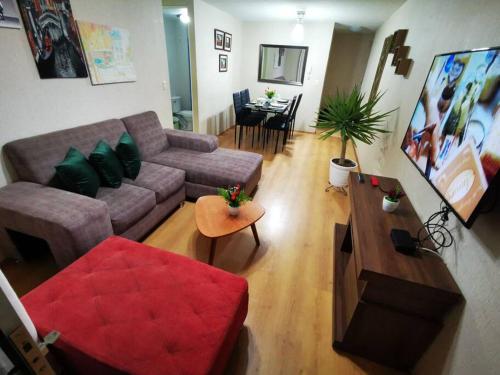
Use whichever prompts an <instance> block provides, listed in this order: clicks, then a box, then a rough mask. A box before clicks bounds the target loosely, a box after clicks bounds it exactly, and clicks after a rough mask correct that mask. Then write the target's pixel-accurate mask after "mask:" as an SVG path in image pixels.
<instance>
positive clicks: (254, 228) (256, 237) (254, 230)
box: [251, 223, 260, 246]
mask: <svg viewBox="0 0 500 375" xmlns="http://www.w3.org/2000/svg"><path fill="white" fill-rule="evenodd" d="M251 228H252V233H253V238H255V243H256V244H257V246H260V240H259V234H258V233H257V228H256V227H255V223H254V224H252V225H251Z"/></svg>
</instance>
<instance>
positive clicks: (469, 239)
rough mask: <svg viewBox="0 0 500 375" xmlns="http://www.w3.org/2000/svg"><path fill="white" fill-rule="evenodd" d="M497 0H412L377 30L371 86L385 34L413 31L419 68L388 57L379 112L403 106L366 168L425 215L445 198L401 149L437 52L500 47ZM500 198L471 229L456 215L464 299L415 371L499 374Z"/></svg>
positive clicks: (455, 263) (456, 265) (452, 257)
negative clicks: (403, 73) (392, 180)
mask: <svg viewBox="0 0 500 375" xmlns="http://www.w3.org/2000/svg"><path fill="white" fill-rule="evenodd" d="M499 14H500V2H499V1H498V0H478V1H469V0H440V1H431V0H408V1H407V2H406V3H405V4H403V6H402V7H401V8H399V9H398V10H397V11H396V12H395V13H394V14H393V15H392V16H391V17H390V18H389V20H388V21H386V22H385V23H384V24H383V26H382V27H381V28H380V29H379V30H378V32H377V34H376V37H375V40H374V43H373V47H372V52H371V55H370V58H369V62H368V67H367V70H366V74H365V79H364V82H363V87H362V88H363V91H365V92H369V91H370V88H371V85H372V82H373V78H374V75H375V70H376V68H377V64H378V60H379V56H380V52H381V49H382V44H383V41H384V38H385V37H386V36H388V35H390V34H392V33H393V32H394V31H395V30H397V29H400V28H405V29H406V28H407V29H409V33H408V37H407V40H406V45H408V46H410V47H411V49H410V57H411V58H412V59H414V66H413V69H412V71H411V73H410V76H409V78H408V79H405V78H402V77H400V76H396V75H394V68H393V67H390V66H389V65H390V62H389V61H390V58H389V59H388V64H387V66H386V67H385V70H384V73H383V76H382V80H381V84H380V90H381V91H387V93H386V95H385V97H384V98H383V99H382V101H381V104H380V108H379V109H380V110H387V109H390V108H394V107H399V111H398V112H397V113H396V114H395V115H394V116H392V118H391V119H390V120H389V122H388V127H389V128H390V129H392V130H393V133H392V134H391V135H390V136H388V137H386V138H385V140H384V141H382V142H379V143H378V144H377V145H374V146H363V145H362V146H360V147H359V149H358V154H359V158H360V162H361V167H362V169H363V171H366V172H375V173H381V174H383V175H389V176H395V177H397V178H399V180H400V181H401V183H402V185H403V187H404V188H405V190H406V191H407V193H408V195H409V198H410V199H411V201H412V203H413V205H414V206H415V208H416V209H417V212H418V214H419V215H420V216H421V218H426V217H428V216H429V214H431V213H432V212H434V211H436V210H437V209H438V207H439V198H438V196H437V195H436V194H435V193H434V192H433V190H432V189H431V188H430V186H429V185H428V184H427V182H426V181H425V180H424V179H423V178H422V177H421V176H420V174H419V172H418V171H417V170H416V168H414V167H413V166H412V164H411V163H410V162H409V161H408V160H407V158H406V157H405V156H404V155H403V153H402V151H401V150H400V149H399V147H400V144H401V141H402V139H403V136H404V132H405V131H406V129H407V127H408V124H409V121H410V118H411V116H412V113H413V110H414V108H415V105H416V103H417V100H418V97H419V95H420V90H421V89H422V86H423V84H424V81H425V78H426V74H427V72H428V70H429V68H430V65H431V62H432V59H433V56H434V55H435V54H438V53H443V52H448V51H457V50H464V49H470V48H478V47H485V46H498V45H500V22H499V18H498V17H499V16H498V15H499ZM499 223H500V204H497V207H496V209H495V211H494V212H493V213H490V214H485V215H482V216H480V217H479V219H478V220H477V221H476V223H475V224H474V226H473V227H472V229H471V230H467V229H465V228H464V227H463V226H462V225H461V224H459V223H457V222H456V220H455V219H453V220H452V223H451V227H452V228H454V235H455V239H456V241H457V246H456V248H455V249H449V250H447V251H446V252H445V258H446V263H447V264H448V267H449V269H450V271H451V272H452V274H453V276H454V277H455V279H456V281H457V283H458V285H459V286H460V288H461V290H462V292H463V294H464V296H465V299H466V303H465V306H463V307H462V308H458V309H456V310H455V311H454V312H453V313H452V314H451V316H450V317H449V318H448V320H447V321H446V326H445V329H444V331H443V332H442V333H441V334H440V335H439V337H438V338H437V340H436V341H435V342H434V344H433V345H432V347H431V349H430V350H429V351H428V352H427V353H426V354H425V356H424V358H423V359H422V360H421V362H420V363H419V364H418V366H417V369H416V373H417V374H426V375H427V374H454V375H461V374H464V375H465V374H467V375H469V374H482V375H485V374H497V373H498V369H499V368H500V356H499V355H498V352H499V351H500V339H499V338H500V267H499V264H500V231H499V230H498V225H499Z"/></svg>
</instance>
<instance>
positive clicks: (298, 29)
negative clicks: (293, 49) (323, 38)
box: [292, 10, 306, 42]
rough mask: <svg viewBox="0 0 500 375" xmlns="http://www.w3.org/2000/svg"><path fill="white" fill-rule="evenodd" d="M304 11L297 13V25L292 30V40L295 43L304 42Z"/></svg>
mask: <svg viewBox="0 0 500 375" xmlns="http://www.w3.org/2000/svg"><path fill="white" fill-rule="evenodd" d="M305 14H306V12H305V11H304V10H298V11H297V23H296V24H295V26H294V27H293V30H292V40H293V41H294V42H302V41H303V40H304V16H305Z"/></svg>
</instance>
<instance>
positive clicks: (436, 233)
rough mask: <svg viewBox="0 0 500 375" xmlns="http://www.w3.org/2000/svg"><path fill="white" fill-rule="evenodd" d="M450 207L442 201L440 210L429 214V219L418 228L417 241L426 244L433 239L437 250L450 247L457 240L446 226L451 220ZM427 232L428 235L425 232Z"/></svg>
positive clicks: (421, 244)
mask: <svg viewBox="0 0 500 375" xmlns="http://www.w3.org/2000/svg"><path fill="white" fill-rule="evenodd" d="M449 213H450V208H449V207H448V206H446V204H444V202H441V205H440V210H439V211H437V212H435V213H433V214H432V215H431V216H429V219H427V221H426V222H425V223H424V225H423V226H422V227H421V228H420V229H419V230H418V233H417V241H418V243H419V245H420V246H424V242H425V241H427V240H429V239H431V240H432V241H433V242H434V244H435V247H436V250H439V249H442V248H446V247H450V246H451V245H453V243H454V242H455V239H454V238H453V235H452V234H451V232H450V230H449V229H448V228H446V224H447V223H448V220H449ZM426 232H427V235H425V233H426Z"/></svg>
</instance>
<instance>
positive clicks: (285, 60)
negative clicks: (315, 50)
mask: <svg viewBox="0 0 500 375" xmlns="http://www.w3.org/2000/svg"><path fill="white" fill-rule="evenodd" d="M308 49H309V47H301V46H283V45H276V44H261V45H260V53H259V76H258V77H259V81H260V82H272V83H281V84H284V85H295V86H302V85H303V83H304V75H305V71H306V62H307V51H308Z"/></svg>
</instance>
